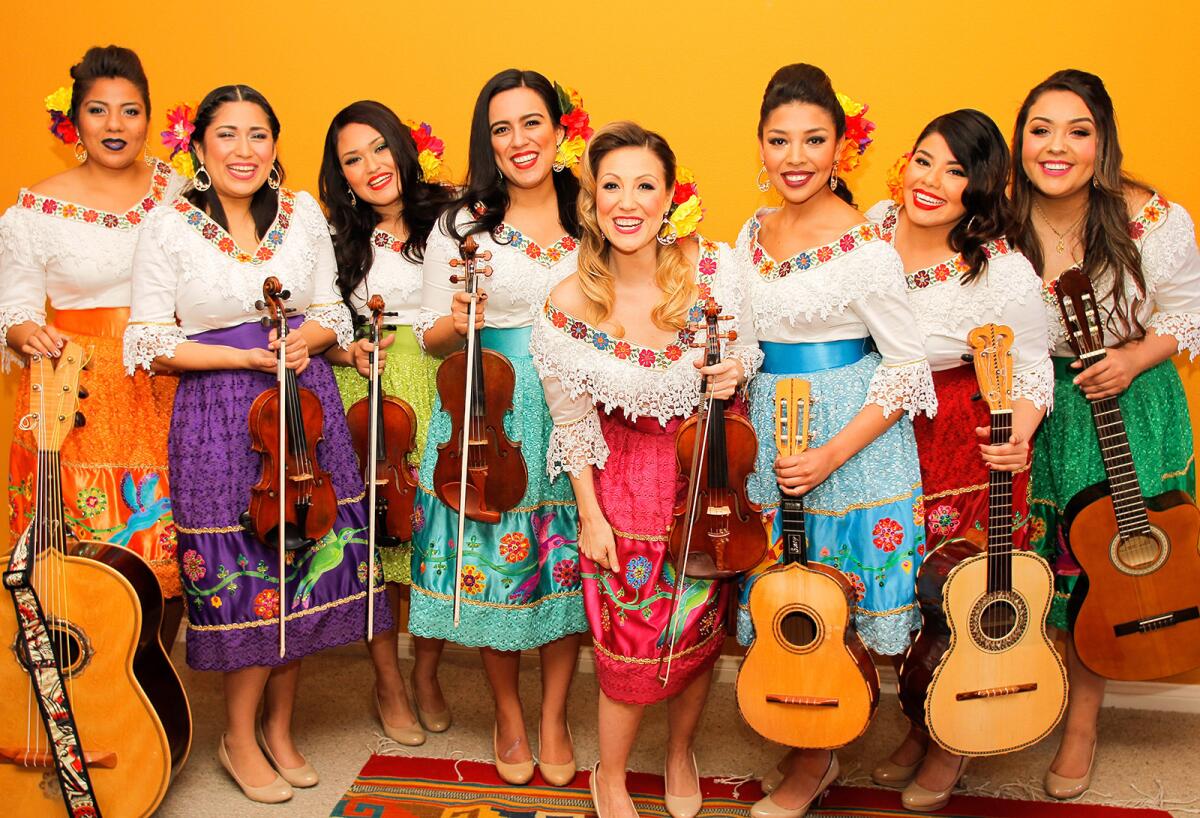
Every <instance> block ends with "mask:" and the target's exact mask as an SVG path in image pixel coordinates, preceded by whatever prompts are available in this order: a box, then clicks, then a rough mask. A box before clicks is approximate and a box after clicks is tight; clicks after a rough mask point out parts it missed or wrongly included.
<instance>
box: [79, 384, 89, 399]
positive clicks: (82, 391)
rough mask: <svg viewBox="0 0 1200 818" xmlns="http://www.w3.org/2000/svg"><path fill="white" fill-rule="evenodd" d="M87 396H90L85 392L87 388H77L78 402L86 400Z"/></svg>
mask: <svg viewBox="0 0 1200 818" xmlns="http://www.w3.org/2000/svg"><path fill="white" fill-rule="evenodd" d="M89 394H90V393H89V392H88V391H87V387H86V386H80V387H79V399H80V400H83V399H84V398H86V397H87V396H88V395H89Z"/></svg>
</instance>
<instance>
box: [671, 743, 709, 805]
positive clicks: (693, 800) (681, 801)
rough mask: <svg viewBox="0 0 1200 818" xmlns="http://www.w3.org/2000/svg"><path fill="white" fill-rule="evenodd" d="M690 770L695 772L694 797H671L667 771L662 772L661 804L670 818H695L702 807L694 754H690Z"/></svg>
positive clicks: (698, 770) (698, 769)
mask: <svg viewBox="0 0 1200 818" xmlns="http://www.w3.org/2000/svg"><path fill="white" fill-rule="evenodd" d="M692 769H693V770H694V771H695V772H696V792H695V794H694V795H672V794H671V791H670V790H669V789H667V771H666V770H663V802H664V803H665V804H666V807H667V812H669V813H670V814H671V818H696V815H697V814H698V813H699V812H700V808H701V807H702V806H704V796H702V795H701V794H700V768H699V767H698V766H697V765H696V754H695V753H692Z"/></svg>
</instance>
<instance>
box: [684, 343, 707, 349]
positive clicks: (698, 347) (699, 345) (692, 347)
mask: <svg viewBox="0 0 1200 818" xmlns="http://www.w3.org/2000/svg"><path fill="white" fill-rule="evenodd" d="M707 348H708V346H707V345H706V344H688V349H707Z"/></svg>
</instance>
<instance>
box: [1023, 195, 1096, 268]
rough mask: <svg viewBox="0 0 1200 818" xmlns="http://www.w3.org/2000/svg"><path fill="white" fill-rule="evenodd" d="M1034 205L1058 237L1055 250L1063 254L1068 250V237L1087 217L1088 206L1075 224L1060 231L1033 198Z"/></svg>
mask: <svg viewBox="0 0 1200 818" xmlns="http://www.w3.org/2000/svg"><path fill="white" fill-rule="evenodd" d="M1033 207H1034V209H1035V210H1037V212H1038V215H1039V216H1041V217H1042V221H1044V222H1045V223H1046V226H1047V227H1049V228H1050V231H1051V232H1052V233H1054V235H1055V236H1057V237H1058V243H1057V244H1056V245H1055V246H1054V250H1055V252H1057V253H1058V254H1059V255H1060V256H1061V255H1062V254H1063V253H1065V252H1066V250H1067V237H1068V236H1070V235H1071V234H1072V233H1074V232H1075V228H1077V227H1079V225H1080V224H1081V223H1082V222H1083V220H1084V218H1086V217H1087V208H1084V210H1083V213H1081V214H1080V216H1079V218H1078V219H1076V220H1075V223H1074V224H1073V225H1071V226H1070V227H1068V228H1067V229H1066V230H1064V231H1063V232H1061V233H1060V232H1058V228H1056V227H1055V226H1054V225H1053V224H1051V222H1050V219H1049V217H1048V216H1046V212H1045V211H1044V210H1042V206H1041V205H1039V204H1038V203H1037V199H1034V200H1033ZM1074 256H1075V254H1074V253H1073V252H1072V253H1071V257H1072V258H1074Z"/></svg>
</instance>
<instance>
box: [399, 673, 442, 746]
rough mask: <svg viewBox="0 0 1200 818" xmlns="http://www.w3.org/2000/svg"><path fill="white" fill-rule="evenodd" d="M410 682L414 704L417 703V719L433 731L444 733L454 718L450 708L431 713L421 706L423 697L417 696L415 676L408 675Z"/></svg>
mask: <svg viewBox="0 0 1200 818" xmlns="http://www.w3.org/2000/svg"><path fill="white" fill-rule="evenodd" d="M408 684H409V686H410V687H411V688H412V692H413V704H414V705H416V711H417V721H419V722H420V723H421V726H422V727H424V728H425V729H426V730H428V731H429V732H431V733H444V732H446V731H447V730H449V729H450V724H451V722H452V721H453V718H452V717H451V715H450V709H449V708H447V709H445V710H439V711H438V712H436V713H431V712H430V711H428V710H425V709H423V708H422V707H421V699H420V698H418V696H417V684H416V682H414V681H413V677H412V676H409V677H408Z"/></svg>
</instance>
